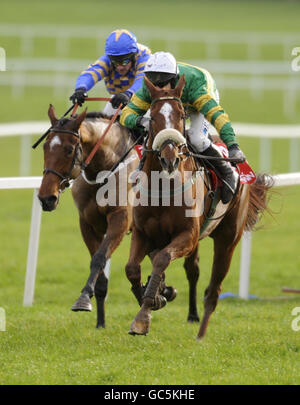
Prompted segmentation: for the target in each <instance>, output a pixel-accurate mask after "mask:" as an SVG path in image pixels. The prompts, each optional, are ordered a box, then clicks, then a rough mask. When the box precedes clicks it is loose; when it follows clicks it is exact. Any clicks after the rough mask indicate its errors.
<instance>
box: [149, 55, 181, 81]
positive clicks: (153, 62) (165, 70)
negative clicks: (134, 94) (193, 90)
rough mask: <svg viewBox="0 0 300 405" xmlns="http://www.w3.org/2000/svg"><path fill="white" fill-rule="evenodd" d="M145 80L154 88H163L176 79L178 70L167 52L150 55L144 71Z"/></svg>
mask: <svg viewBox="0 0 300 405" xmlns="http://www.w3.org/2000/svg"><path fill="white" fill-rule="evenodd" d="M144 72H145V75H146V76H147V78H148V79H149V80H150V81H151V82H152V83H153V84H154V85H156V86H159V87H163V86H164V85H166V84H167V83H170V82H171V81H172V79H173V81H174V80H175V79H176V77H177V75H178V73H179V70H178V66H177V62H176V59H175V58H174V56H173V55H172V54H171V53H169V52H156V53H154V54H153V55H151V56H150V57H149V59H148V61H147V63H146V66H145V69H144Z"/></svg>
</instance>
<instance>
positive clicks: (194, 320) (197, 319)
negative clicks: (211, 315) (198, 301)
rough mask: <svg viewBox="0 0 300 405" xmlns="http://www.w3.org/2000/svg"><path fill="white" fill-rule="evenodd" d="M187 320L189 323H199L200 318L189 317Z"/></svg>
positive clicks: (195, 316)
mask: <svg viewBox="0 0 300 405" xmlns="http://www.w3.org/2000/svg"><path fill="white" fill-rule="evenodd" d="M187 320H188V322H190V323H194V322H200V318H199V316H198V315H189V316H188V319H187Z"/></svg>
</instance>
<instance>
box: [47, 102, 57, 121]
mask: <svg viewBox="0 0 300 405" xmlns="http://www.w3.org/2000/svg"><path fill="white" fill-rule="evenodd" d="M48 117H49V118H50V122H51V125H52V127H55V125H56V124H57V123H58V119H57V117H56V112H55V108H54V107H53V105H52V104H50V105H49V109H48Z"/></svg>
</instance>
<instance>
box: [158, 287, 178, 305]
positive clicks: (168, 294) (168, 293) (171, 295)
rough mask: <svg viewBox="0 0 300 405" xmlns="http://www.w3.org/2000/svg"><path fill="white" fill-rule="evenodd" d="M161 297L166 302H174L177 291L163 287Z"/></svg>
mask: <svg viewBox="0 0 300 405" xmlns="http://www.w3.org/2000/svg"><path fill="white" fill-rule="evenodd" d="M162 295H163V296H164V297H165V298H166V300H167V301H168V302H170V301H173V300H175V298H176V297H177V290H176V288H174V287H171V286H170V287H165V289H164V291H163V293H162Z"/></svg>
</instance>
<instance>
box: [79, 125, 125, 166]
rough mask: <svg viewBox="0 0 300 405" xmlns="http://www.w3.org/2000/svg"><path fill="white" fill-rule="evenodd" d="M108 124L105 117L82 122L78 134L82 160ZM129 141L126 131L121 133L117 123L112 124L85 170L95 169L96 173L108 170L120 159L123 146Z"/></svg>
mask: <svg viewBox="0 0 300 405" xmlns="http://www.w3.org/2000/svg"><path fill="white" fill-rule="evenodd" d="M108 125H109V121H108V120H105V119H98V120H94V121H84V122H83V123H82V125H81V127H80V134H81V143H82V149H83V159H84V160H85V159H86V158H87V157H88V155H89V154H90V153H91V151H92V150H93V148H94V146H95V145H96V143H97V142H98V140H99V138H100V137H101V136H102V135H103V133H104V131H105V130H106V128H107V127H108ZM129 142H130V139H129V138H128V135H127V133H126V134H125V133H123V131H122V130H121V128H120V127H119V126H118V125H113V126H112V127H111V128H110V130H109V132H108V133H107V134H106V135H105V137H104V139H103V141H102V143H101V144H100V146H99V149H98V150H97V152H96V154H95V156H94V157H93V159H92V160H91V163H90V165H89V166H88V169H87V170H88V171H89V172H90V173H91V172H95V171H96V174H97V173H98V172H99V171H101V170H109V169H110V168H111V167H112V166H113V165H114V164H115V163H116V162H117V161H118V160H119V159H120V157H121V155H122V153H123V150H124V146H125V147H126V145H127V143H129Z"/></svg>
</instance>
